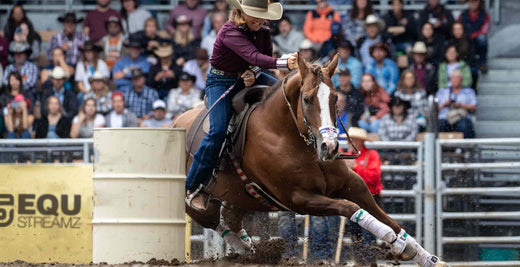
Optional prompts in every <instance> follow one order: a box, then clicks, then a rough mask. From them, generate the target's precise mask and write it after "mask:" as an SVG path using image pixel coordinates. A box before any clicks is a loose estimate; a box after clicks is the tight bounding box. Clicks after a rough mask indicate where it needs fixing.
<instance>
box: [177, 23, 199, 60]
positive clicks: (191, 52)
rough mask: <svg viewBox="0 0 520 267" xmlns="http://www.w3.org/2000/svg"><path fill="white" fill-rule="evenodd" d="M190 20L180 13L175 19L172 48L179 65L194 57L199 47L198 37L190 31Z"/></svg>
mask: <svg viewBox="0 0 520 267" xmlns="http://www.w3.org/2000/svg"><path fill="white" fill-rule="evenodd" d="M191 25H192V21H191V20H190V19H189V18H188V17H187V16H184V15H181V16H179V17H178V18H177V20H176V21H175V25H174V26H175V35H174V36H173V50H174V51H175V52H174V54H175V58H176V59H177V61H176V63H177V65H179V66H184V64H185V63H186V62H187V61H188V60H191V59H194V58H195V52H196V51H197V48H198V47H200V39H196V38H195V35H193V33H192V31H191Z"/></svg>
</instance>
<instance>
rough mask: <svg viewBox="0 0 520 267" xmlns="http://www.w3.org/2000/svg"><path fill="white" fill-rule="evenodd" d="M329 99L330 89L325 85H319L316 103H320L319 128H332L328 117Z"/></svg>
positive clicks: (332, 125)
mask: <svg viewBox="0 0 520 267" xmlns="http://www.w3.org/2000/svg"><path fill="white" fill-rule="evenodd" d="M329 97H330V87H329V86H327V85H326V84H325V83H320V86H319V87H318V101H319V102H320V109H321V113H320V117H321V125H320V127H334V124H333V123H332V119H331V116H330V107H329Z"/></svg>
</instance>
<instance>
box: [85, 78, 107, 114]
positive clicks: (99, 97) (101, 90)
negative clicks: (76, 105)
mask: <svg viewBox="0 0 520 267" xmlns="http://www.w3.org/2000/svg"><path fill="white" fill-rule="evenodd" d="M107 81H108V76H105V74H103V73H101V72H94V75H92V77H90V78H89V82H90V88H91V90H90V92H88V93H87V94H85V96H84V99H85V100H86V99H89V98H92V99H95V100H96V112H97V113H99V114H101V115H103V116H105V115H107V114H108V113H109V112H110V111H112V92H110V90H109V88H108V85H107Z"/></svg>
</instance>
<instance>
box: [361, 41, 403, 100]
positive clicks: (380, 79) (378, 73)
mask: <svg viewBox="0 0 520 267" xmlns="http://www.w3.org/2000/svg"><path fill="white" fill-rule="evenodd" d="M389 53H390V50H389V48H388V45H387V44H385V43H377V44H374V45H372V46H371V47H370V56H371V57H372V60H371V61H370V64H369V65H367V66H366V69H365V72H367V73H370V74H372V75H373V76H374V77H376V80H377V83H378V84H379V85H380V86H382V87H383V88H384V89H385V90H386V92H387V93H388V94H389V95H391V94H392V93H394V91H395V89H396V86H397V81H398V80H399V68H397V65H396V64H395V62H394V61H392V60H391V59H389V58H387V57H388V55H389Z"/></svg>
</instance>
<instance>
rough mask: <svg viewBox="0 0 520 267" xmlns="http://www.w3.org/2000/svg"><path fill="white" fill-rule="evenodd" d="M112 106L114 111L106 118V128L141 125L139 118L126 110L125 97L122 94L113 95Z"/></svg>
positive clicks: (115, 93)
mask: <svg viewBox="0 0 520 267" xmlns="http://www.w3.org/2000/svg"><path fill="white" fill-rule="evenodd" d="M112 104H113V106H114V110H112V111H111V112H110V113H109V114H107V115H106V116H105V122H106V124H105V127H107V128H122V127H137V126H138V125H139V122H138V119H137V116H135V114H134V113H133V112H132V111H130V110H128V109H126V108H125V96H124V95H123V93H121V92H114V93H112Z"/></svg>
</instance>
